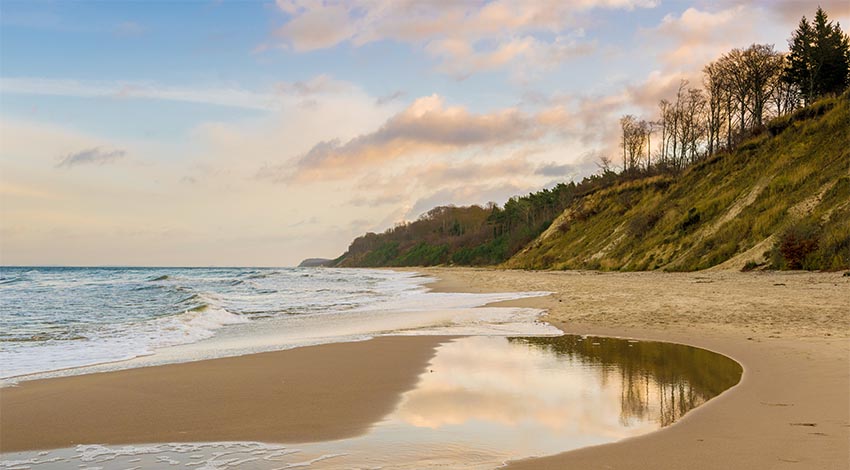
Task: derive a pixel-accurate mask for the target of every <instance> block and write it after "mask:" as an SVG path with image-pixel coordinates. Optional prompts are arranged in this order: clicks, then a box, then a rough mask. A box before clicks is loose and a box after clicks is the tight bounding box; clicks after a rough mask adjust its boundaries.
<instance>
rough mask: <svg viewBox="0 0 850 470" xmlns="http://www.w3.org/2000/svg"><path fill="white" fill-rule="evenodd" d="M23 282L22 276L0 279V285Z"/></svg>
mask: <svg viewBox="0 0 850 470" xmlns="http://www.w3.org/2000/svg"><path fill="white" fill-rule="evenodd" d="M23 280H24V278H23V276H15V277H5V278H2V279H0V285H6V284H14V283H16V282H21V281H23Z"/></svg>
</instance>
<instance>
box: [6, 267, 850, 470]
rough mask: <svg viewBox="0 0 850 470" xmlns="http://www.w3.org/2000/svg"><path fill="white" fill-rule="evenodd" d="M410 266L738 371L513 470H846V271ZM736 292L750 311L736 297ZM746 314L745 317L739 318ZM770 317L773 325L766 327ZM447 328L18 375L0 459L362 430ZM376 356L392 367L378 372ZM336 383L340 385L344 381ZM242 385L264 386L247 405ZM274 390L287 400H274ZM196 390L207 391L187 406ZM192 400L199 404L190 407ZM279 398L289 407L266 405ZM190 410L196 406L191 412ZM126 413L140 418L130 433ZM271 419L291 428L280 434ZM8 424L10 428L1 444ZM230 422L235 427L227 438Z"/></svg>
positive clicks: (583, 326) (562, 321)
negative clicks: (692, 405) (108, 419)
mask: <svg viewBox="0 0 850 470" xmlns="http://www.w3.org/2000/svg"><path fill="white" fill-rule="evenodd" d="M408 271H416V272H418V273H420V274H421V275H423V276H429V277H433V278H436V279H437V280H436V281H435V282H433V283H430V284H428V285H427V286H428V287H429V288H431V289H432V290H433V291H434V292H473V293H475V292H511V291H532V290H534V291H551V292H553V294H552V295H550V296H546V297H531V298H524V299H518V300H509V301H502V302H496V303H492V304H488V305H485V307H486V306H491V307H500V306H501V307H528V308H536V309H545V310H546V311H547V313H546V314H545V315H544V316H543V317H541V320H544V321H546V322H549V323H551V324H553V325H554V326H556V327H558V328H559V329H561V330H563V331H564V332H565V333H566V334H582V335H596V336H612V337H623V338H634V339H643V340H654V341H664V342H672V343H679V344H686V345H690V346H695V347H699V348H703V349H708V350H711V351H714V352H717V353H720V354H723V355H726V356H728V357H730V358H732V359H734V360H735V361H737V362H738V363H740V364H741V365H742V366H743V368H744V374H743V376H742V379H741V381H740V382H739V383H738V384H737V385H735V386H734V387H732V388H731V389H729V390H727V391H726V392H724V393H722V394H721V395H720V396H718V397H715V398H714V399H712V400H710V401H709V402H708V403H706V404H704V405H702V406H700V407H698V408H696V409H695V410H692V411H690V412H689V413H687V414H686V415H685V416H684V418H682V419H680V420H679V421H677V422H676V423H674V424H673V425H671V426H668V427H665V428H662V429H660V430H658V431H655V432H652V433H650V434H646V435H642V436H639V437H634V438H630V439H626V440H622V441H618V442H615V443H610V444H604V445H601V446H595V447H585V448H581V449H578V450H573V451H569V452H566V453H562V454H557V455H553V456H548V457H539V458H532V459H526V460H520V461H511V462H508V465H507V468H520V469H524V468H533V469H538V468H543V469H545V468H571V467H573V466H577V465H584V466H587V467H589V468H635V467H640V468H724V467H725V468H729V467H735V466H747V467H750V468H757V469H758V468H785V467H787V468H792V466H793V468H827V469H828V468H841V469H843V468H846V466H847V463H848V458H850V441H848V438H850V404H848V400H847V398H848V395H847V390H848V387H850V377H848V376H850V347H849V346H850V342H848V338H850V328H846V327H847V326H848V325H847V322H848V321H850V320H848V319H847V318H846V315H843V312H845V311H847V310H846V309H848V308H850V297H848V296H847V295H845V293H846V292H848V290H847V289H849V288H850V279H848V278H841V275H840V274H810V273H730V272H719V273H707V272H697V273H598V272H546V271H544V272H525V271H498V270H493V269H472V268H415V269H409V270H408ZM777 287H781V288H783V289H782V293H777V292H772V291H771V290H772V289H774V288H777ZM774 290H775V289H774ZM746 299H749V303H747V302H745V300H746ZM742 302H743V303H744V304H746V305H743V306H742V305H738V304H740V303H742ZM801 306H803V307H806V308H807V309H809V310H811V312H810V314H809V315H808V316H805V315H804V316H803V317H802V320H801V319H800V318H798V313H799V312H800V311H801V310H800V309H801ZM742 308H744V309H749V310H751V312H752V313H751V314H750V315H741V312H740V310H741V309H742ZM777 309H778V310H777ZM779 310H781V311H779ZM765 315H767V316H769V317H770V318H772V320H771V321H769V322H766V321H765V320H764V317H765ZM836 315H837V316H836ZM836 319H837V320H838V321H836ZM451 338H452V337H447V336H378V337H376V338H374V339H371V340H368V341H360V342H352V343H332V344H323V345H318V346H304V347H299V348H295V349H288V350H283V351H275V352H267V353H257V354H248V355H242V356H236V357H230V358H222V359H209V360H202V361H196V362H187V363H179V364H170V365H163V366H152V367H142V368H136V369H126V370H120V371H114V372H97V373H94V374H89V375H78V376H69V377H63V378H52V379H42V380H33V381H26V382H22V383H21V384H19V385H18V386H17V387H13V388H3V389H0V394H2V395H3V396H2V401H3V404H4V408H5V409H4V410H3V411H4V413H3V414H4V416H3V419H2V420H0V443H3V444H2V449H0V450H2V451H3V452H4V453H6V452H16V451H27V450H42V449H48V448H59V447H68V446H69V445H73V444H74V443H75V442H72V441H74V440H75V439H76V440H77V441H78V442H79V439H81V437H80V436H83V437H82V438H84V439H86V440H87V441H88V442H93V441H97V442H98V443H101V444H130V443H134V444H139V443H152V442H168V441H171V442H190V441H191V442H197V441H214V440H219V441H222V440H242V441H249V440H255V441H266V442H271V441H275V442H289V443H298V442H307V441H319V440H321V441H325V440H332V439H340V438H346V437H352V436H355V435H361V434H363V433H365V432H367V431H368V429H369V428H370V427H371V425H372V424H373V423H374V422H376V421H377V420H379V419H380V418H381V417H382V416H384V415H386V414H388V413H390V412H391V411H392V410H393V409H394V408H395V407H396V406H397V404H398V400H399V399H400V397H401V394H402V393H403V392H404V391H406V390H409V389H410V388H412V387H413V386H414V385H415V383H416V380H417V378H418V376H419V374H420V373H421V372H422V371H423V370H425V366H426V365H427V364H428V362H429V360H430V359H431V358H432V357H433V354H434V352H435V350H436V348H437V347H438V346H439V345H440V344H442V343H444V342H446V341H450V340H451ZM388 356H389V357H388ZM317 358H318V359H317ZM376 359H377V360H383V361H387V363H386V364H384V365H380V366H377V367H376V366H375V362H374V361H375V360H376ZM317 360H318V361H319V362H318V363H317V362H316V361H317ZM322 361H324V362H322ZM227 364H229V366H228V367H230V368H231V369H230V370H231V371H236V375H231V376H229V377H231V378H232V380H233V383H232V384H230V385H228V386H227V387H225V388H227V390H229V392H227V393H232V394H235V395H233V398H232V399H230V400H228V399H227V397H222V396H214V394H213V395H212V396H211V395H210V392H209V389H210V387H205V386H204V385H203V384H208V385H209V384H213V383H215V384H217V386H218V385H220V377H221V375H220V374H221V370H222V365H227ZM236 366H238V367H236ZM270 367H272V368H277V369H274V370H279V371H280V372H279V373H280V374H284V376H285V377H287V378H289V380H293V381H296V382H301V383H303V384H304V386H303V387H294V388H295V390H282V389H281V387H280V385H281V384H282V383H283V382H282V381H281V380H280V377H281V376H279V375H278V376H276V375H275V374H274V373H272V374H269V373H268V371H269V368H270ZM193 371H194V372H193ZM240 373H242V374H248V375H239V374H240ZM293 374H294V375H293ZM299 374H300V375H299ZM364 374H366V375H365V376H364ZM295 377H297V378H295ZM364 377H368V378H364ZM329 378H332V379H334V380H333V381H330V380H329ZM174 380H177V381H178V383H179V382H180V381H181V380H182V385H181V386H180V387H178V389H180V390H181V392H180V393H176V394H172V395H171V401H170V402H169V401H168V400H166V402H165V403H164V402H163V400H164V398H166V397H167V396H168V394H163V393H162V392H161V387H164V388H166V389H169V390H171V389H172V387H173V386H174V384H173V382H169V381H174ZM283 380H287V379H283ZM128 381H129V382H128ZM134 381H138V382H134ZM339 381H341V382H342V383H343V384H345V385H342V386H340V385H338V382H339ZM331 382H334V383H333V384H331ZM134 383H135V385H134ZM92 384H94V385H96V387H95V389H94V391H95V392H96V393H100V395H95V396H92V390H93V389H92V388H91V387H92ZM244 384H250V390H253V391H255V392H256V393H257V394H260V395H262V393H261V392H263V393H265V395H264V396H262V397H256V396H255V397H252V399H251V400H245V399H244V393H245V385H244ZM322 384H324V385H322ZM240 386H241V388H239V387H240ZM97 387H100V388H99V389H98V388H97ZM134 387H137V388H134ZM181 387H182V388H181ZM116 388H118V389H119V390H120V393H118V394H117V395H119V396H124V395H127V396H128V397H129V398H128V399H130V400H136V402H135V403H137V404H138V406H142V407H143V409H142V410H136V408H135V407H134V406H135V405H134V406H128V404H127V401H126V400H124V399H122V398H119V399H117V401H116V399H115V398H114V397H113V398H110V397H111V395H112V393H114V392H115V390H116ZM317 389H318V390H320V391H321V390H330V391H329V392H327V393H324V394H323V396H322V397H320V398H322V399H323V400H324V401H321V400H320V401H321V404H322V405H321V406H319V407H317V406H316V405H315V404H314V403H312V400H314V399H315V393H316V390H317ZM331 389H332V390H331ZM280 393H289V395H287V396H286V398H285V399H281V395H280ZM199 394H200V395H199ZM59 395H61V396H62V397H63V399H62V400H61V401H60V400H56V396H59ZM98 396H99V397H100V399H98ZM199 396H200V397H201V398H202V399H201V400H196V399H198V397H199ZM10 397H11V398H10ZM187 397H190V398H191V400H189V401H192V402H194V401H199V403H194V404H191V403H189V402H187V400H186V398H187ZM204 397H206V398H204ZM237 397H239V398H237ZM10 399H11V401H9V400H10ZM16 400H18V401H17V403H21V402H26V405H25V407H26V408H21V409H15V412H14V413H12V414H10V413H8V408H7V407H8V406H9V405H13V407H14V408H17V405H15V403H16ZM122 400H124V401H122ZM299 400H300V401H299ZM222 401H227V402H228V403H229V405H228V406H226V407H222V408H224V411H223V412H224V413H225V416H224V418H225V419H224V421H226V422H227V426H225V427H226V429H222V428H221V427H220V426H219V425H220V424H221V422H222V415H215V416H212V417H210V416H206V415H208V414H209V413H203V412H199V411H204V410H206V411H209V410H210V409H215V408H216V407H217V406H219V405H220V403H221V402H222ZM275 402H277V403H281V402H283V403H286V405H288V406H286V407H281V406H277V407H275V406H271V407H270V405H269V404H270V403H275ZM60 403H61V405H60ZM187 403H189V405H187ZM230 403H233V404H235V406H232V405H230ZM299 403H302V404H303V405H300V404H299ZM95 404H96V405H95ZM195 405H197V406H198V408H191V409H185V407H186V406H190V407H191V406H195ZM243 405H246V406H248V407H249V408H251V409H246V408H244V406H243ZM364 405H365V406H364ZM144 406H146V407H147V408H144ZM98 407H101V408H100V409H101V410H108V412H109V413H112V412H114V411H115V410H119V411H120V410H122V409H123V410H125V412H124V414H123V419H124V420H125V421H124V424H125V429H123V430H122V426H118V427H117V428H116V427H115V426H114V425H113V426H112V427H108V426H107V427H104V421H103V419H100V420H99V421H98V420H97V419H94V420H92V419H91V417H90V416H86V415H87V413H86V412H87V411H92V409H93V408H94V409H97V408H98ZM157 409H160V410H159V411H157ZM127 410H129V411H127ZM192 410H194V412H195V414H196V415H199V418H198V419H196V420H195V421H192V422H191V423H190V424H191V426H190V427H192V430H187V429H175V430H171V429H170V427H173V425H174V423H173V422H170V421H168V419H177V421H179V422H181V423H183V422H185V421H186V419H187V416H189V415H192V413H193V411H192ZM269 410H271V413H269ZM15 413H17V415H15ZM33 413H34V414H33ZM150 413H154V414H150ZM156 413H160V414H156ZM181 413H182V414H181ZM281 413H283V414H281ZM287 413H288V414H287ZM317 413H318V414H317ZM88 414H90V415H91V414H92V413H88ZM103 414H104V413H101V415H103ZM33 416H35V419H33ZM101 418H102V416H101ZM80 420H82V422H80ZM86 420H88V421H86ZM128 420H129V421H128ZM162 420H165V424H163V422H162ZM62 422H74V423H75V425H76V424H78V423H80V424H82V426H75V428H78V429H75V430H74V432H72V433H71V435H70V436H69V435H67V434H65V435H61V434H62V433H61V432H60V433H58V434H60V436H58V437H57V436H56V435H54V436H53V437H51V438H50V439H46V438H45V436H44V435H43V429H45V428H48V429H52V430H55V428H56V426H55V425H54V426H51V423H54V424H55V423H62ZM128 422H129V423H132V424H133V426H139V425H141V426H147V428H145V429H143V430H142V431H143V432H138V430H133V432H131V433H127V430H126V424H127V423H128ZM280 422H287V423H289V425H288V426H285V427H284V428H285V429H284V430H281V427H280V426H279V423H280ZM213 423H214V424H215V426H213ZM272 424H275V425H274V426H272ZM12 429H14V431H12ZM21 430H23V431H21ZM13 432H14V433H16V434H17V436H16V437H15V439H13V440H11V441H10V440H9V436H11V435H12V434H11V433H13ZM168 432H171V433H170V434H169V433H168ZM230 432H232V433H233V434H227V433H230ZM281 433H282V434H281ZM287 433H288V434H287ZM140 436H141V437H140ZM51 439H52V440H51ZM63 439H64V440H63ZM33 443H37V445H33Z"/></svg>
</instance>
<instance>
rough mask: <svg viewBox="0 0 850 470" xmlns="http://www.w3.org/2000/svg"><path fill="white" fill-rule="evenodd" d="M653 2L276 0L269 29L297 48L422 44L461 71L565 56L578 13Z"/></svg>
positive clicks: (452, 70) (573, 46) (574, 48)
mask: <svg viewBox="0 0 850 470" xmlns="http://www.w3.org/2000/svg"><path fill="white" fill-rule="evenodd" d="M657 4H658V2H657V1H656V0H582V1H577V2H554V1H552V2H530V1H527V0H494V1H491V2H486V3H485V2H481V1H470V2H419V1H411V0H402V1H399V0H356V1H348V2H337V1H329V2H317V1H312V0H278V1H277V5H278V7H279V9H280V10H281V12H283V13H284V14H286V16H287V21H286V23H285V24H283V26H281V27H280V28H278V29H277V30H276V31H275V32H274V36H275V38H277V39H278V40H280V41H283V44H284V47H286V48H289V49H292V50H295V51H298V52H304V51H311V50H316V49H325V48H330V47H334V46H337V45H339V44H343V43H347V44H350V45H352V46H354V47H359V46H362V45H364V44H367V43H371V42H375V41H381V40H392V41H398V42H403V43H407V44H411V45H414V46H417V47H422V48H423V49H424V50H425V51H426V52H427V53H428V54H429V55H430V56H431V57H433V58H435V59H436V60H437V61H438V62H439V64H438V69H439V70H441V71H443V72H446V73H449V74H451V75H454V76H457V77H458V78H463V77H465V76H468V75H470V74H472V73H475V72H478V71H482V70H490V69H494V68H499V67H503V66H505V65H506V64H508V63H511V62H513V61H516V60H520V59H521V60H525V61H527V63H528V64H529V65H537V66H540V65H543V66H546V65H548V64H551V63H552V62H561V61H564V60H567V59H569V58H572V57H574V56H576V55H577V54H580V53H582V52H584V51H586V50H587V49H588V46H587V45H583V44H579V42H578V41H577V37H580V36H581V35H582V34H583V30H581V28H578V27H576V22H577V19H576V17H577V15H578V14H580V13H582V12H585V11H588V10H592V9H596V8H604V9H623V10H631V9H634V8H652V7H655V6H656V5H657ZM577 33H578V34H577ZM266 48H268V46H264V47H263V49H266Z"/></svg>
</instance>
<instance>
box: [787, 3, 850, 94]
mask: <svg viewBox="0 0 850 470" xmlns="http://www.w3.org/2000/svg"><path fill="white" fill-rule="evenodd" d="M789 46H790V49H791V51H790V53H789V54H788V61H787V66H786V68H785V71H784V74H783V79H784V80H785V81H786V82H788V83H791V84H793V85H795V86H797V87H798V88H799V90H800V94H801V95H802V96H803V98H804V99H805V100H806V102H807V103H810V102H812V101H813V100H815V99H817V98H818V97H820V96H823V95H825V94H831V93H835V94H837V93H841V92H842V91H844V89H845V88H847V86H848V84H850V41H848V38H847V35H845V34H844V32H842V31H841V27H840V25H839V24H838V23H833V22H831V21H829V19H828V18H827V15H826V12H824V11H823V9H822V8H820V7H818V10H817V12H816V13H815V20H814V23H809V21H808V20H807V19H806V17H805V16H804V17H803V18H802V19H801V20H800V25H799V26H798V27H797V30H796V31H794V36H793V37H792V38H791V40H790V41H789Z"/></svg>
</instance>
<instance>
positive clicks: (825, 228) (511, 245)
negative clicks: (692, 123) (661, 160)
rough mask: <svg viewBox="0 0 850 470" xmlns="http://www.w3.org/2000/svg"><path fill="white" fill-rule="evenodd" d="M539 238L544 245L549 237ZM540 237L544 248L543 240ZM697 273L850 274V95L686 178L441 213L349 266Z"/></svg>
mask: <svg viewBox="0 0 850 470" xmlns="http://www.w3.org/2000/svg"><path fill="white" fill-rule="evenodd" d="M538 234H539V236H538ZM535 237H536V238H535ZM436 264H456V265H501V266H503V267H508V268H523V269H602V270H655V269H663V270H672V271H690V270H699V269H707V268H713V267H716V268H726V269H751V268H755V267H759V266H765V267H771V268H776V269H833V270H834V269H846V268H848V267H850V95H848V94H847V93H845V94H844V95H842V96H841V97H839V98H831V99H826V100H822V101H819V102H818V103H815V104H814V105H812V106H809V107H807V108H803V109H801V110H798V111H797V112H795V113H793V114H790V115H785V116H782V117H780V118H777V119H775V120H774V121H772V122H771V123H770V124H768V126H767V128H766V129H765V130H763V131H762V132H761V133H759V134H758V135H756V136H755V137H752V138H750V139H749V140H746V141H745V142H743V143H742V144H740V145H739V146H738V147H737V148H736V149H735V150H734V151H731V152H720V153H717V154H715V155H713V156H710V157H707V158H705V159H704V160H702V161H701V162H699V163H696V164H695V165H693V166H691V167H688V168H687V169H685V170H684V171H682V172H680V173H676V172H667V173H665V172H656V174H654V175H651V176H649V175H643V176H640V175H639V176H635V175H625V174H621V175H615V174H613V173H610V172H607V173H603V174H602V175H595V176H593V177H590V178H586V179H585V180H584V181H583V182H581V183H579V184H573V183H570V184H562V185H559V186H558V187H557V188H555V189H553V190H551V191H549V190H545V191H542V192H540V193H533V194H529V195H528V196H524V197H522V198H512V199H511V200H510V201H508V203H506V204H505V206H504V209H502V208H499V207H498V206H495V205H491V206H489V207H488V208H482V207H480V206H472V207H441V208H436V209H434V210H432V211H431V212H429V213H428V214H425V215H424V216H423V217H422V218H421V219H420V220H418V221H415V222H412V223H410V224H405V225H401V226H399V227H395V228H393V229H391V230H388V231H387V232H385V233H383V234H367V235H365V236H363V237H360V238H358V239H356V240H355V241H354V242H353V243H352V245H351V247H350V248H349V250H348V251H347V252H346V253H345V254H344V255H342V256H341V257H340V258H338V260H337V265H339V266H417V265H436Z"/></svg>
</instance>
